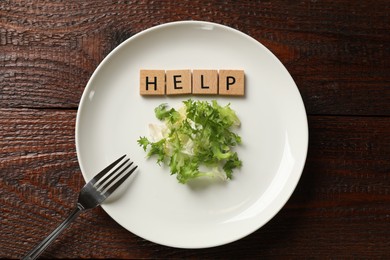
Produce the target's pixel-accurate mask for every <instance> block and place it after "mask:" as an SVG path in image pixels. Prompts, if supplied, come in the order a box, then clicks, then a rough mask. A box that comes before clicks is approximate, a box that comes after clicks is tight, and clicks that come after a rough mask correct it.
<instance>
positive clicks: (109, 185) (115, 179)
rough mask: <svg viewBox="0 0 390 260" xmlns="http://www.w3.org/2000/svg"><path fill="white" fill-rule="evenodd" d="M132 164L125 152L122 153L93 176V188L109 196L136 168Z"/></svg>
mask: <svg viewBox="0 0 390 260" xmlns="http://www.w3.org/2000/svg"><path fill="white" fill-rule="evenodd" d="M133 164H134V163H133V162H132V161H130V158H127V155H126V154H125V155H123V156H122V157H120V158H119V159H118V160H116V161H115V162H113V163H112V164H110V165H109V166H107V167H106V168H105V169H104V170H103V171H101V172H100V173H99V174H97V175H96V176H95V177H94V178H93V179H94V183H95V185H94V186H95V188H96V189H97V190H100V191H101V192H102V193H104V194H106V196H109V195H110V194H111V193H112V192H113V191H114V190H116V189H117V188H118V187H119V186H120V185H121V184H122V183H123V182H124V181H125V180H126V179H127V178H128V177H129V176H130V175H131V174H132V173H133V172H134V171H135V169H137V167H138V166H137V165H133ZM118 165H119V166H118Z"/></svg>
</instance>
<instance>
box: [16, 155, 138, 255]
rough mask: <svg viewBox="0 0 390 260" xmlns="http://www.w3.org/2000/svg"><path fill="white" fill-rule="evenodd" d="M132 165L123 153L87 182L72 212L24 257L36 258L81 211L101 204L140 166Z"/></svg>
mask: <svg viewBox="0 0 390 260" xmlns="http://www.w3.org/2000/svg"><path fill="white" fill-rule="evenodd" d="M118 165H119V166H118ZM132 165H133V162H131V161H130V159H129V158H127V156H126V155H123V156H122V157H120V158H119V159H117V160H116V161H115V162H113V163H111V164H110V165H109V166H107V167H106V168H105V169H103V170H102V171H101V172H99V173H98V174H97V175H96V176H95V177H94V178H93V179H92V180H90V181H89V182H88V183H87V184H85V186H84V187H83V188H82V189H81V191H80V193H79V197H78V200H77V204H76V208H75V209H74V210H73V211H72V213H70V215H69V216H68V217H67V218H66V219H65V220H64V221H63V222H62V223H61V224H60V225H59V226H58V227H57V228H56V229H55V230H54V231H53V232H52V233H51V234H50V235H49V236H47V237H46V238H45V239H44V240H43V241H42V242H41V243H40V244H38V245H37V246H36V247H35V248H34V249H32V250H31V251H30V252H29V253H28V254H27V255H26V256H25V257H23V259H36V258H37V257H38V256H39V255H40V254H41V253H42V252H43V251H44V250H45V249H46V248H47V247H48V246H49V245H50V244H51V243H52V242H53V241H54V240H55V239H56V237H57V236H58V235H59V234H61V232H62V231H63V230H64V229H65V228H66V227H68V226H69V224H70V223H71V222H72V221H73V220H74V219H75V218H76V217H77V216H78V215H79V214H80V213H81V212H84V211H86V210H89V209H93V208H95V207H97V206H99V205H100V204H101V203H102V202H103V201H104V200H105V199H107V198H108V197H109V196H110V195H111V194H112V193H113V192H114V191H115V190H116V189H117V188H118V187H119V186H120V185H121V184H122V183H123V182H124V181H125V180H126V179H127V178H128V177H129V176H130V175H131V174H132V173H133V172H134V171H135V169H137V167H138V166H136V165H135V166H133V167H132ZM115 166H117V167H116V168H115ZM111 170H112V171H111Z"/></svg>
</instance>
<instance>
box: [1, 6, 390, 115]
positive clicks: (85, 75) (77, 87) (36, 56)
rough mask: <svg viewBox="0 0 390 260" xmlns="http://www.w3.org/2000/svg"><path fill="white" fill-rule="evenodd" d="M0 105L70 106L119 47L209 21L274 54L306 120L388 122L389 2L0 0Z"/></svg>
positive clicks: (389, 93) (72, 106)
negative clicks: (173, 26)
mask: <svg viewBox="0 0 390 260" xmlns="http://www.w3.org/2000/svg"><path fill="white" fill-rule="evenodd" d="M1 5H2V8H0V17H1V28H0V75H2V76H1V77H0V89H1V99H0V107H9V106H10V105H11V106H12V107H65V108H69V107H71V108H75V107H77V104H78V102H79V99H80V96H81V93H82V90H83V88H84V86H85V84H86V83H87V81H88V79H89V77H90V75H91V74H92V72H93V71H94V69H95V68H96V66H97V65H98V64H99V62H100V61H101V60H102V59H103V58H104V57H105V56H106V55H107V54H108V53H109V52H110V51H111V50H112V49H114V48H115V47H116V46H117V45H118V44H119V43H121V42H122V41H124V40H125V39H127V38H128V37H129V36H131V35H134V34H135V33H137V32H139V31H141V30H143V29H146V28H148V27H151V26H154V25H157V24H161V23H164V22H170V21H174V20H183V19H187V20H188V19H194V20H206V21H214V22H218V23H222V24H226V25H229V26H232V27H233V28H236V29H239V30H242V31H243V32H245V33H247V34H249V35H250V36H252V37H253V38H255V39H257V40H258V41H260V42H261V43H263V44H264V45H265V46H266V47H268V48H269V49H270V50H271V51H273V52H274V53H275V54H276V55H277V56H278V57H279V58H280V59H281V61H282V62H283V63H284V64H285V65H286V67H287V69H288V70H289V71H290V73H291V74H292V76H293V78H294V79H295V80H296V83H297V85H298V87H299V89H300V91H301V93H302V96H303V99H304V101H305V104H306V107H307V110H308V113H309V114H325V115H326V114H343V115H389V114H390V105H389V102H388V100H389V99H390V90H389V87H388V86H389V84H390V80H389V67H390V44H389V43H390V35H389V34H388V32H389V31H390V17H389V13H390V4H389V2H388V1H384V0H382V1H375V2H374V3H370V4H369V5H368V4H366V3H361V2H356V3H355V2H353V1H347V0H343V1H337V3H336V2H330V1H289V3H288V4H287V3H285V2H284V1H283V2H280V1H272V2H268V1H264V2H255V1H253V2H252V1H251V2H249V1H248V2H245V3H242V2H235V1H226V2H218V3H215V4H212V3H202V1H191V2H186V1H180V2H176V1H164V2H159V1H139V2H133V1H118V2H116V3H111V2H110V1H88V2H86V3H84V2H80V3H79V2H77V1H71V2H69V3H61V2H51V1H39V2H29V3H26V4H25V3H24V1H3V2H2V3H1Z"/></svg>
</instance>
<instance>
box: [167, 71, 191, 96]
mask: <svg viewBox="0 0 390 260" xmlns="http://www.w3.org/2000/svg"><path fill="white" fill-rule="evenodd" d="M165 76H166V93H167V95H183V94H191V92H192V78H191V76H192V74H191V70H167V71H166V73H165Z"/></svg>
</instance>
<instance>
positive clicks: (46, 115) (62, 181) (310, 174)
mask: <svg viewBox="0 0 390 260" xmlns="http://www.w3.org/2000/svg"><path fill="white" fill-rule="evenodd" d="M0 112H1V113H0V122H1V123H0V140H1V141H0V144H1V147H3V149H2V150H1V153H0V159H1V161H0V167H1V169H2V175H1V179H0V184H1V185H0V203H1V205H2V209H1V211H2V219H1V222H2V232H1V240H0V244H1V246H2V247H1V248H2V250H0V252H1V254H0V257H11V258H18V257H21V256H22V254H23V253H24V252H25V251H26V250H28V249H29V248H30V247H31V246H32V244H34V243H35V242H36V241H38V240H39V239H40V238H41V237H44V236H45V235H46V234H47V233H48V232H50V231H51V229H52V228H53V227H54V226H55V225H56V224H57V223H59V221H61V220H62V219H63V217H64V215H65V214H66V213H68V212H69V211H70V209H71V207H72V206H73V203H74V201H75V199H76V193H77V191H78V189H79V188H80V187H81V185H82V184H83V180H82V177H81V174H80V172H79V170H78V165H77V159H76V155H75V151H74V147H73V143H74V135H73V133H74V119H75V113H74V111H52V110H45V111H31V110H30V109H19V110H18V109H12V110H9V109H2V110H0ZM309 125H310V129H311V135H310V136H311V138H310V149H309V153H308V159H307V164H306V168H305V170H304V172H303V175H302V179H301V181H300V183H299V185H298V187H297V190H296V191H295V193H294V195H293V196H292V198H291V199H290V201H289V202H288V203H287V205H286V206H285V207H284V208H283V210H282V211H281V212H280V213H279V214H278V215H277V216H276V218H274V219H272V220H271V221H270V222H269V223H268V224H267V225H266V226H265V227H263V228H262V229H259V230H258V231H256V232H255V233H254V234H252V235H250V236H248V237H247V238H244V239H243V240H240V241H238V242H235V243H232V244H230V245H226V246H222V247H217V248H211V249H204V250H180V249H172V248H168V247H164V246H159V245H156V244H153V243H151V242H148V241H145V240H143V239H141V238H139V237H136V236H135V235H133V234H131V233H130V232H128V231H126V230H124V229H123V228H121V227H120V226H119V225H118V224H116V223H115V222H114V221H112V220H110V218H109V217H108V216H107V215H106V214H105V213H104V212H103V211H102V210H100V209H98V210H94V211H93V212H89V213H86V214H84V215H82V216H81V218H80V219H78V220H77V221H76V222H75V223H74V224H73V227H72V228H71V229H69V230H67V231H66V232H65V233H64V235H63V236H61V238H59V239H58V240H57V241H56V242H55V244H53V245H52V246H51V247H50V248H49V249H48V250H47V252H45V254H44V256H46V257H71V258H89V257H92V258H98V257H101V256H103V255H104V256H105V257H109V258H141V257H142V258H159V257H162V258H170V257H179V258H183V257H185V258H199V257H201V258H209V257H210V258H214V257H221V256H231V257H248V258H249V257H251V256H263V257H272V256H273V257H281V258H284V257H298V256H306V257H316V256H322V257H331V256H334V255H337V256H338V257H348V256H366V257H380V256H385V255H386V254H388V253H390V251H389V248H390V247H389V239H388V237H389V235H390V231H389V229H388V226H389V224H390V218H389V216H390V209H389V207H388V204H389V203H390V196H389V194H390V186H389V182H388V180H389V178H390V135H389V126H390V118H387V117H386V118H383V117H379V118H365V117H352V118H351V117H320V116H312V117H309ZM7 139H8V140H7ZM383 143H384V144H383ZM324 227H327V228H326V229H324ZM91 238H93V239H91ZM329 248H332V250H329ZM298 249H299V250H298ZM351 252H353V254H352V253H351Z"/></svg>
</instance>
